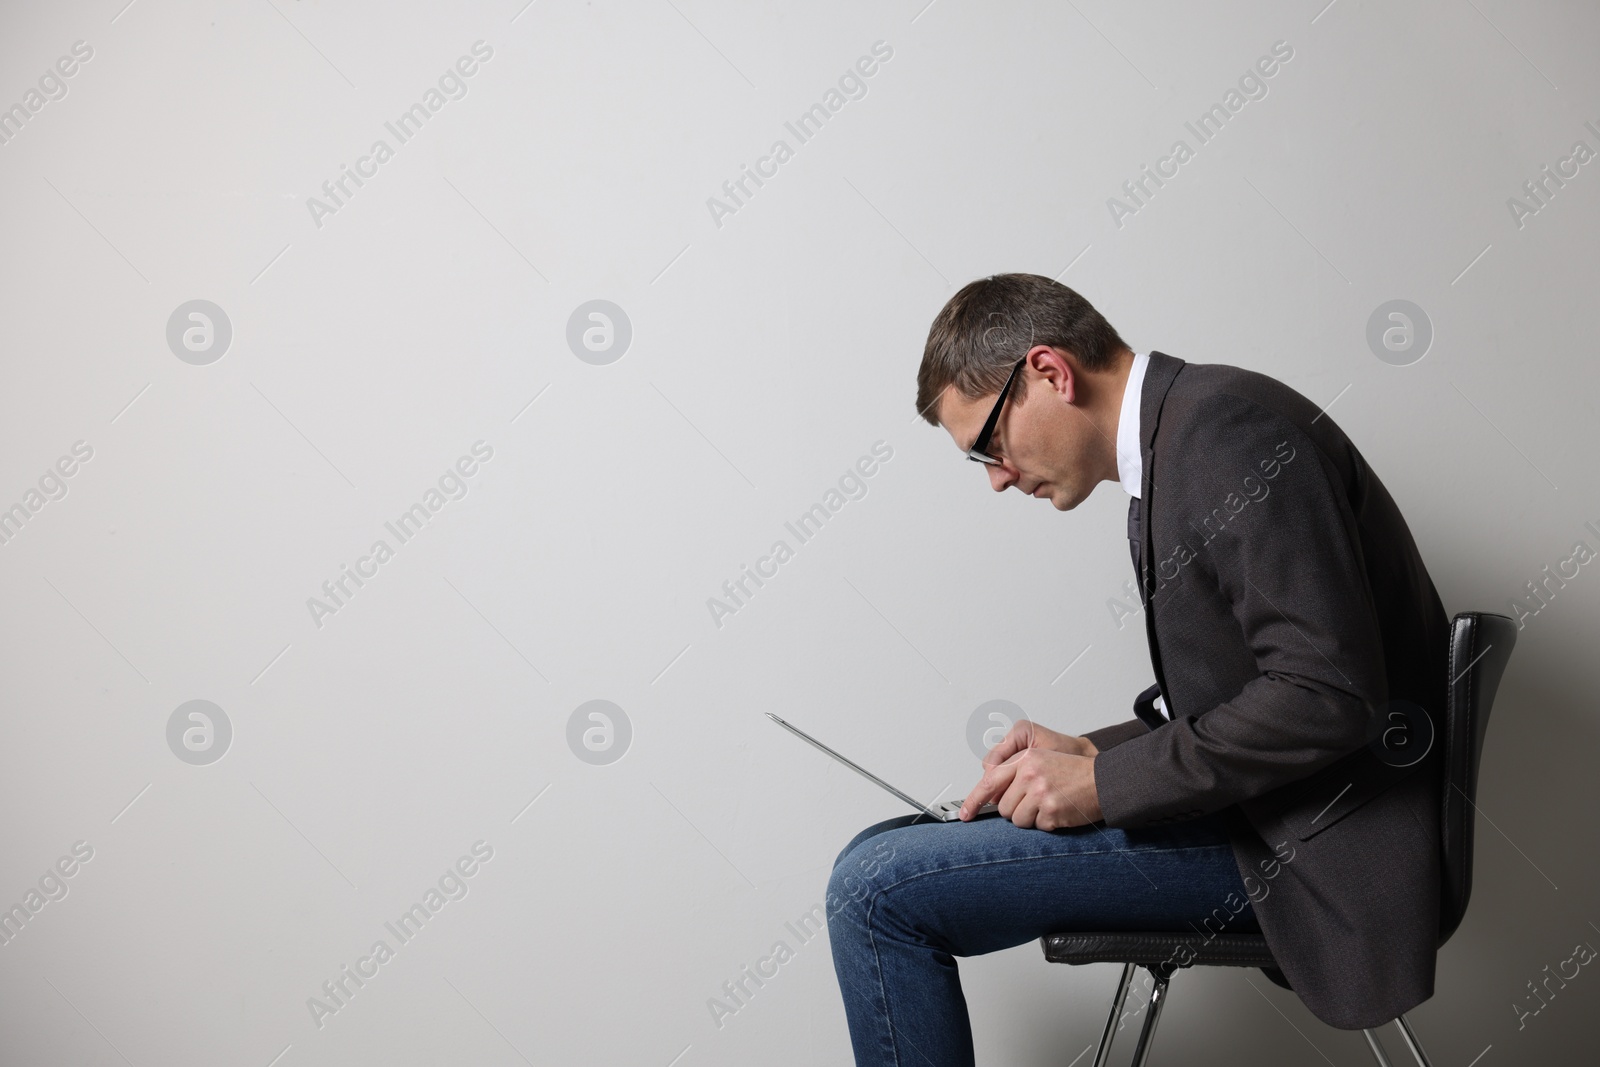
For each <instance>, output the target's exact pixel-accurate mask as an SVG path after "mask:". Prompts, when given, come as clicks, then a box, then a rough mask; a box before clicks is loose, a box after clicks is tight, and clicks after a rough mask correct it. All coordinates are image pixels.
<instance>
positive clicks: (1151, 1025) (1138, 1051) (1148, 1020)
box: [1131, 967, 1170, 1067]
mask: <svg viewBox="0 0 1600 1067" xmlns="http://www.w3.org/2000/svg"><path fill="white" fill-rule="evenodd" d="M1169 977H1170V973H1169V972H1168V970H1167V968H1165V967H1161V968H1159V969H1154V970H1151V971H1150V978H1151V980H1152V981H1153V983H1154V984H1153V985H1152V986H1151V987H1150V1009H1149V1010H1150V1014H1149V1015H1148V1016H1146V1017H1145V1020H1144V1028H1143V1029H1142V1030H1140V1031H1139V1044H1138V1045H1137V1046H1135V1048H1134V1050H1133V1063H1132V1064H1131V1067H1144V1062H1145V1060H1146V1058H1148V1057H1149V1055H1150V1044H1151V1042H1152V1041H1153V1040H1154V1038H1155V1036H1156V1022H1157V1021H1158V1020H1160V1018H1161V1008H1162V1005H1164V1004H1166V1002H1167V980H1168V978H1169Z"/></svg>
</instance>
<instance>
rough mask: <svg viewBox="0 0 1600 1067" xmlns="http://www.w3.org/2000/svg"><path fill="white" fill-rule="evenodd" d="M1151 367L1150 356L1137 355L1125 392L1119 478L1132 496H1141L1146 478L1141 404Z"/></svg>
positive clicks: (1119, 439)
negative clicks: (1140, 440) (1140, 418)
mask: <svg viewBox="0 0 1600 1067" xmlns="http://www.w3.org/2000/svg"><path fill="white" fill-rule="evenodd" d="M1149 366H1150V356H1149V354H1148V353H1138V352H1136V353H1134V356H1133V367H1132V368H1131V369H1130V370H1129V371H1128V384H1127V385H1126V386H1125V387H1124V388H1123V390H1122V414H1121V415H1119V416H1118V417H1117V477H1119V478H1120V479H1121V480H1122V488H1123V490H1124V491H1126V492H1127V494H1128V495H1129V496H1131V497H1137V496H1138V495H1139V484H1140V481H1141V480H1142V479H1143V477H1144V457H1143V456H1141V455H1140V454H1139V402H1140V399H1141V398H1142V397H1143V395H1144V372H1145V370H1146V369H1147V368H1148V367H1149Z"/></svg>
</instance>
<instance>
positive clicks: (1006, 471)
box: [989, 460, 1022, 493]
mask: <svg viewBox="0 0 1600 1067" xmlns="http://www.w3.org/2000/svg"><path fill="white" fill-rule="evenodd" d="M1021 475H1022V472H1021V471H1019V470H1017V469H1016V468H1015V467H1013V466H1012V465H1011V464H1009V463H1006V462H1005V461H1003V460H1002V461H1001V462H999V463H991V464H989V484H990V485H991V486H992V487H993V488H994V491H995V492H997V493H1003V492H1005V491H1006V490H1007V489H1010V488H1011V487H1012V486H1013V485H1016V484H1017V479H1018V478H1019V477H1021Z"/></svg>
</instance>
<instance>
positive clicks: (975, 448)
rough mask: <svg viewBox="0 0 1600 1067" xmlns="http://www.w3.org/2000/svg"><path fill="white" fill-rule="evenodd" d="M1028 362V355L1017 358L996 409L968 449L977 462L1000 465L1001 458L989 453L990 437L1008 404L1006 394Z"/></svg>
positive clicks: (969, 456) (995, 405)
mask: <svg viewBox="0 0 1600 1067" xmlns="http://www.w3.org/2000/svg"><path fill="white" fill-rule="evenodd" d="M1026 362H1028V357H1027V356H1023V357H1022V358H1021V359H1019V360H1017V365H1016V366H1015V367H1012V368H1011V376H1010V377H1008V378H1007V379H1006V384H1004V385H1002V386H1001V387H1000V395H999V396H997V397H995V401H994V409H993V410H992V411H990V412H989V418H988V419H987V420H985V421H984V424H983V429H981V430H979V431H978V438H977V440H975V441H973V442H972V447H971V448H969V449H967V458H968V459H970V460H973V461H974V462H977V463H987V464H989V465H990V466H999V464H1000V462H1001V461H1000V460H998V459H996V458H995V457H994V456H991V455H989V438H991V437H993V436H994V429H995V427H996V426H998V425H999V424H1000V409H1001V408H1003V407H1005V405H1006V394H1007V393H1009V392H1011V383H1012V382H1014V381H1016V380H1017V372H1018V371H1019V370H1021V369H1022V365H1023V364H1024V363H1026Z"/></svg>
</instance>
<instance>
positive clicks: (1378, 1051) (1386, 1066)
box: [1361, 1029, 1394, 1067]
mask: <svg viewBox="0 0 1600 1067" xmlns="http://www.w3.org/2000/svg"><path fill="white" fill-rule="evenodd" d="M1361 1032H1362V1033H1363V1034H1365V1035H1366V1036H1367V1047H1368V1048H1370V1049H1371V1050H1372V1058H1373V1059H1375V1060H1377V1061H1378V1067H1394V1065H1393V1064H1391V1063H1390V1062H1389V1057H1388V1056H1385V1055H1384V1054H1383V1046H1382V1045H1380V1044H1379V1043H1378V1035H1377V1034H1375V1033H1373V1032H1372V1031H1371V1030H1370V1029H1367V1030H1362V1031H1361Z"/></svg>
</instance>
